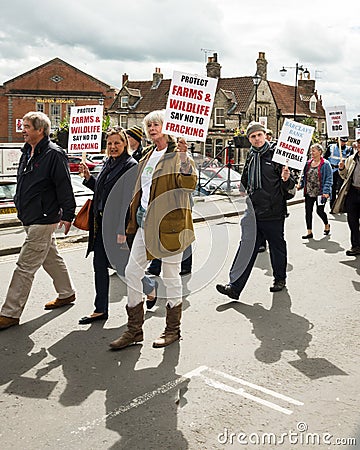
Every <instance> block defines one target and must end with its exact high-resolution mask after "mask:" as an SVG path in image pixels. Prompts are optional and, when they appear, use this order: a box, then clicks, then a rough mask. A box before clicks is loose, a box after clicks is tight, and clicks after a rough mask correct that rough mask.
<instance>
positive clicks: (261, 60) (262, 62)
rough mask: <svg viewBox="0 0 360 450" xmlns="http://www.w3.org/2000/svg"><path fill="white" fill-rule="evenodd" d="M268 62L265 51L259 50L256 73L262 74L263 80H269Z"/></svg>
mask: <svg viewBox="0 0 360 450" xmlns="http://www.w3.org/2000/svg"><path fill="white" fill-rule="evenodd" d="M267 64H268V63H267V61H266V59H265V52H259V57H258V59H257V60H256V73H257V74H258V75H260V76H261V79H262V80H267Z"/></svg>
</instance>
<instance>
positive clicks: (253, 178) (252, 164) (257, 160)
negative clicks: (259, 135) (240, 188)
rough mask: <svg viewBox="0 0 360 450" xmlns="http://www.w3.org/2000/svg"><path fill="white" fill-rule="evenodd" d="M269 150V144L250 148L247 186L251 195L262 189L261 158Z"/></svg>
mask: <svg viewBox="0 0 360 450" xmlns="http://www.w3.org/2000/svg"><path fill="white" fill-rule="evenodd" d="M269 148H270V144H269V142H265V144H264V145H263V146H262V147H260V148H258V147H252V146H251V147H250V150H249V165H248V186H247V191H248V193H249V194H252V193H253V192H254V191H256V189H261V188H262V182H261V157H262V155H264V154H265V153H266V152H267V151H268V150H269Z"/></svg>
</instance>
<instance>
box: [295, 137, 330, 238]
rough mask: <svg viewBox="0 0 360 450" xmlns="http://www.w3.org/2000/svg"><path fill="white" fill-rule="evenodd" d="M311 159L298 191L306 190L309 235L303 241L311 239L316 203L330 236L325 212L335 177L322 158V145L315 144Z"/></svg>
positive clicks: (326, 231) (312, 148)
mask: <svg viewBox="0 0 360 450" xmlns="http://www.w3.org/2000/svg"><path fill="white" fill-rule="evenodd" d="M310 154H311V159H309V161H307V163H306V165H305V169H304V173H303V176H302V178H301V181H300V185H299V187H298V189H304V196H305V220H306V227H307V234H306V235H305V236H302V239H311V238H312V237H313V232H312V218H313V209H314V203H316V213H317V215H318V216H319V217H320V219H321V220H322V221H323V223H324V225H325V229H324V234H325V235H328V234H330V224H329V222H328V218H327V215H326V212H325V204H326V201H327V199H328V198H331V188H332V184H333V175H332V170H331V165H330V163H329V161H327V160H326V159H324V158H323V157H322V154H323V148H322V146H321V145H320V144H313V145H312V146H311V147H310Z"/></svg>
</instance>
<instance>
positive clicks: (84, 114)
mask: <svg viewBox="0 0 360 450" xmlns="http://www.w3.org/2000/svg"><path fill="white" fill-rule="evenodd" d="M102 119H103V106H102V105H88V106H72V107H71V112H70V122H69V141H68V152H69V153H80V152H81V153H85V152H86V153H100V152H101V135H102Z"/></svg>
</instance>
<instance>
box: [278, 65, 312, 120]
mask: <svg viewBox="0 0 360 450" xmlns="http://www.w3.org/2000/svg"><path fill="white" fill-rule="evenodd" d="M287 69H295V89H294V121H295V122H296V100H297V85H298V75H299V72H300V73H303V74H304V75H309V73H310V72H309V71H308V70H307V69H304V68H303V66H302V65H301V66H299V64H298V63H296V65H295V67H284V66H283V68H282V69H280V75H281V76H282V77H284V76H285V75H286V72H287Z"/></svg>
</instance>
